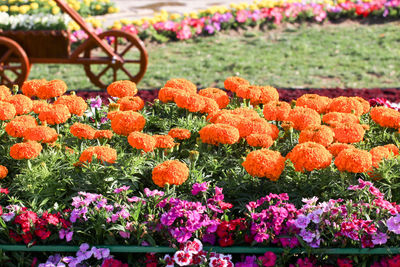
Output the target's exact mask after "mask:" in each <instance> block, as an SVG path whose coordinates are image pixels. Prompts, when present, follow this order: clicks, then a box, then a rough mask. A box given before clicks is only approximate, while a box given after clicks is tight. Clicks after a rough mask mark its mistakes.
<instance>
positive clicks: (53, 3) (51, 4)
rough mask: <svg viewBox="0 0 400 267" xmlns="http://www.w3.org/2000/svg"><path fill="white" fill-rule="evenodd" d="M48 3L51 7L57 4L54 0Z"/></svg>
mask: <svg viewBox="0 0 400 267" xmlns="http://www.w3.org/2000/svg"><path fill="white" fill-rule="evenodd" d="M49 5H50V6H51V7H56V6H57V4H56V2H54V1H49ZM53 14H54V13H53Z"/></svg>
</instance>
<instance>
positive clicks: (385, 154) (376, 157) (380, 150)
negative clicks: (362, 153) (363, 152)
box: [369, 146, 393, 168]
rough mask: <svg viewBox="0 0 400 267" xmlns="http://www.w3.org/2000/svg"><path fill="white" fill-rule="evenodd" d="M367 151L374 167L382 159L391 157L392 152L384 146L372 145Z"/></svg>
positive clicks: (376, 166) (377, 165)
mask: <svg viewBox="0 0 400 267" xmlns="http://www.w3.org/2000/svg"><path fill="white" fill-rule="evenodd" d="M369 153H371V155H372V166H373V167H375V168H378V167H379V163H381V161H382V160H383V159H389V158H391V157H393V154H392V153H391V152H390V150H389V149H388V148H387V147H384V146H377V147H374V148H372V149H371V150H370V151H369Z"/></svg>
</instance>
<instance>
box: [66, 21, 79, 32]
mask: <svg viewBox="0 0 400 267" xmlns="http://www.w3.org/2000/svg"><path fill="white" fill-rule="evenodd" d="M80 28H81V27H79V25H78V24H77V23H76V22H75V21H70V22H69V23H68V30H70V31H78V30H80Z"/></svg>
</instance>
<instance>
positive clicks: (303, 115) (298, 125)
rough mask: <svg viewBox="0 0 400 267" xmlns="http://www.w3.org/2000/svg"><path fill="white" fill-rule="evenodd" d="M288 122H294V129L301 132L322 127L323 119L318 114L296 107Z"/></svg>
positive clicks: (291, 111) (308, 109)
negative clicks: (309, 128)
mask: <svg viewBox="0 0 400 267" xmlns="http://www.w3.org/2000/svg"><path fill="white" fill-rule="evenodd" d="M287 120H288V121H291V122H293V128H294V129H296V130H300V131H301V130H304V129H305V128H307V127H312V126H319V125H321V117H320V115H319V114H318V112H316V111H315V110H313V109H310V108H304V107H295V108H294V109H292V110H290V112H289V116H288V118H287Z"/></svg>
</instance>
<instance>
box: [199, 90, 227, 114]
mask: <svg viewBox="0 0 400 267" xmlns="http://www.w3.org/2000/svg"><path fill="white" fill-rule="evenodd" d="M199 95H201V96H205V97H208V98H211V99H214V100H215V102H217V104H218V108H220V109H221V108H226V106H228V105H229V96H228V94H227V93H225V92H224V91H223V90H221V89H218V88H205V89H202V90H200V91H199Z"/></svg>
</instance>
